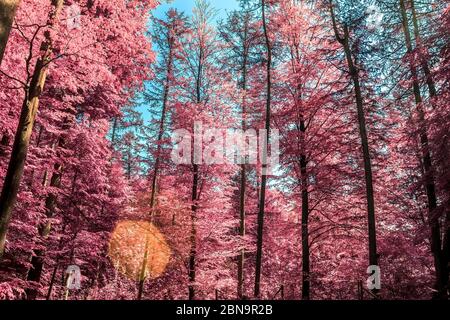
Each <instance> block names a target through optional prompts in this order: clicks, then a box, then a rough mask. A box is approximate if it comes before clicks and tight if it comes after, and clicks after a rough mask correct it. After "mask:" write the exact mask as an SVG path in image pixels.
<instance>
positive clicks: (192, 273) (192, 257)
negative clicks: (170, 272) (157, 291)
mask: <svg viewBox="0 0 450 320" xmlns="http://www.w3.org/2000/svg"><path fill="white" fill-rule="evenodd" d="M199 50H200V51H199V59H198V68H197V79H196V102H197V104H198V105H200V104H201V103H202V94H201V87H202V71H203V65H202V63H203V54H204V52H203V44H202V43H201V44H200V46H199ZM194 131H195V128H194ZM194 143H195V142H194ZM194 149H195V148H194ZM194 153H195V150H194ZM196 160H199V159H196V155H195V154H194V164H193V167H192V169H193V181H192V198H191V199H192V207H191V236H190V245H191V248H190V251H189V285H188V290H189V300H195V294H196V293H195V279H196V264H197V262H196V260H197V210H198V200H199V199H198V196H199V195H198V189H199V178H200V170H199V166H198V164H197V163H196ZM200 160H201V159H200Z"/></svg>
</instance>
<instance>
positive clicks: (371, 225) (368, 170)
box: [330, 0, 378, 266]
mask: <svg viewBox="0 0 450 320" xmlns="http://www.w3.org/2000/svg"><path fill="white" fill-rule="evenodd" d="M330 13H331V19H332V22H333V29H334V32H335V36H336V39H337V41H338V42H339V43H340V44H341V45H342V47H343V48H344V51H345V57H346V60H347V65H348V69H349V74H350V76H351V79H352V81H353V86H354V91H355V100H356V108H357V113H358V124H359V134H360V138H361V145H362V152H363V159H364V173H365V183H366V198H367V217H368V231H369V264H370V265H372V266H377V265H378V254H377V237H376V220H375V199H374V190H373V175H372V163H371V158H370V148H369V138H368V134H367V127H366V117H365V112H364V99H363V96H362V91H361V84H360V80H359V71H358V69H357V67H356V66H355V64H354V62H353V56H352V51H351V48H350V31H349V28H348V26H347V25H344V27H343V28H344V36H343V37H342V36H341V35H340V32H339V29H338V26H337V22H336V16H335V14H334V9H333V3H332V1H331V0H330Z"/></svg>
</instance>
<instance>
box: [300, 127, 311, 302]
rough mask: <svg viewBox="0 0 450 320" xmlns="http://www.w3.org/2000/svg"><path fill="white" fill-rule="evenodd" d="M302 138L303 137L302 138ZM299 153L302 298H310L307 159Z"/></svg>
mask: <svg viewBox="0 0 450 320" xmlns="http://www.w3.org/2000/svg"><path fill="white" fill-rule="evenodd" d="M300 131H301V134H302V135H303V134H305V132H306V126H305V121H304V120H303V119H301V122H300ZM302 140H303V139H302ZM303 150H304V149H303V148H302V154H301V155H300V173H301V183H302V299H303V300H309V299H310V287H311V276H310V261H309V260H310V252H309V228H308V226H309V193H308V171H307V165H308V161H307V158H306V154H305V153H304V152H303Z"/></svg>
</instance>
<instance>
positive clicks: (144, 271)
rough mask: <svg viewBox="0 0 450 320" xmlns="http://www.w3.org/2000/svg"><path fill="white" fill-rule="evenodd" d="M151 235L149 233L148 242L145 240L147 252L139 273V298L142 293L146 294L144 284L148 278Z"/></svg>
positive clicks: (140, 298)
mask: <svg viewBox="0 0 450 320" xmlns="http://www.w3.org/2000/svg"><path fill="white" fill-rule="evenodd" d="M149 240H150V239H149V235H148V234H147V237H146V242H145V252H144V258H143V260H142V267H141V272H140V275H139V290H138V297H137V299H138V300H142V295H143V294H144V284H145V279H146V278H147V262H148V249H149Z"/></svg>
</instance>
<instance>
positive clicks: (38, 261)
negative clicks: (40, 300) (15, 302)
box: [27, 138, 62, 300]
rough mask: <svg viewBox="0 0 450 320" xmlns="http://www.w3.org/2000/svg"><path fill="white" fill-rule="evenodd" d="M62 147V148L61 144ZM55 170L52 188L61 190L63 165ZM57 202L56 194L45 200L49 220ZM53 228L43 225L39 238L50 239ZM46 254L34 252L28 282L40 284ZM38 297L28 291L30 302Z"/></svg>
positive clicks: (47, 224)
mask: <svg viewBox="0 0 450 320" xmlns="http://www.w3.org/2000/svg"><path fill="white" fill-rule="evenodd" d="M60 141H62V138H60ZM60 147H62V145H61V144H60ZM53 170H54V171H53V174H52V177H51V179H50V187H52V188H59V187H60V186H61V177H62V165H61V164H60V163H57V164H55V166H54V169H53ZM56 201H57V197H56V194H53V193H51V194H49V195H48V196H47V198H46V200H45V214H46V217H47V219H52V218H53V216H54V214H55V210H56ZM51 228H52V224H51V222H50V221H47V222H46V223H44V224H42V225H41V226H40V227H39V236H40V238H41V239H42V240H45V239H46V238H48V236H49V235H50V231H51ZM45 254H46V253H45V250H44V249H37V250H34V255H33V257H32V258H31V268H30V270H29V271H28V276H27V281H32V282H36V283H40V281H41V276H42V271H43V266H44V260H45ZM36 297H37V291H36V290H34V289H30V290H28V291H27V299H28V300H35V299H36Z"/></svg>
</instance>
